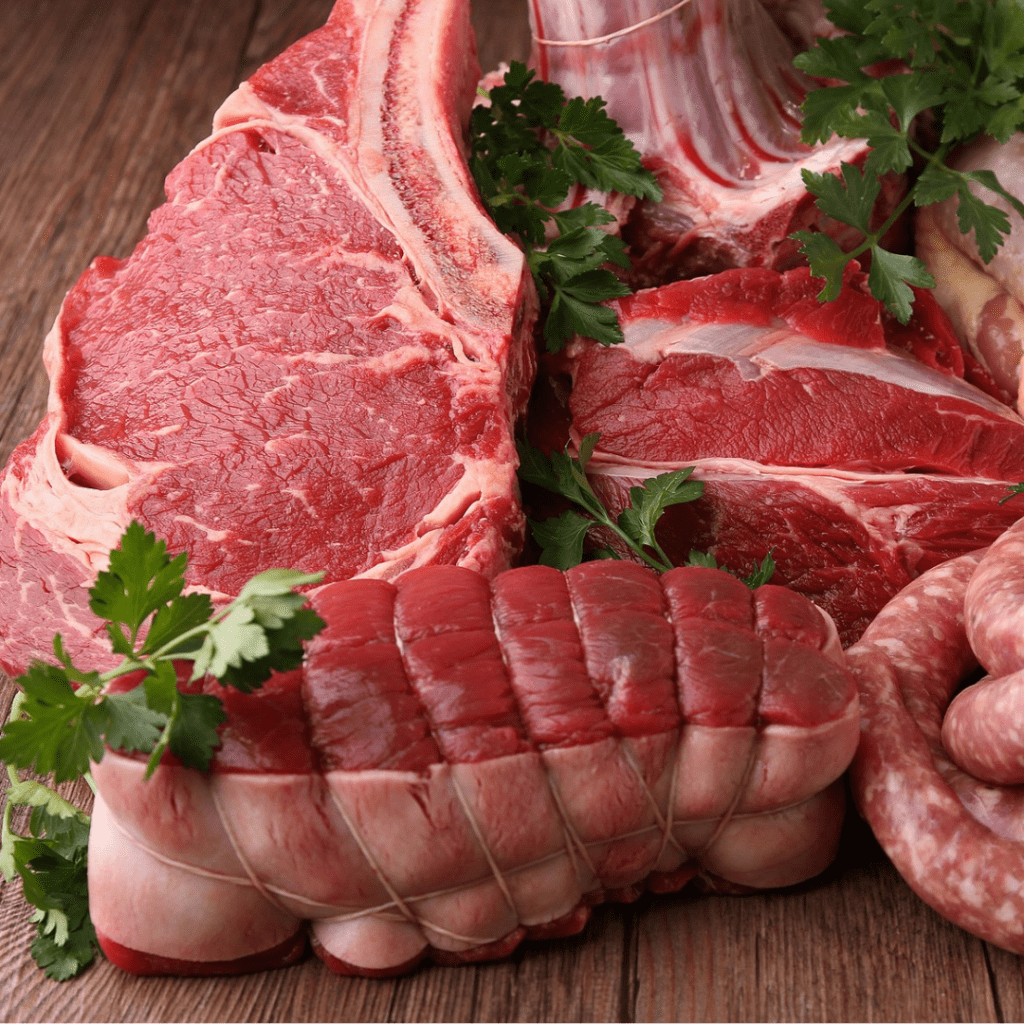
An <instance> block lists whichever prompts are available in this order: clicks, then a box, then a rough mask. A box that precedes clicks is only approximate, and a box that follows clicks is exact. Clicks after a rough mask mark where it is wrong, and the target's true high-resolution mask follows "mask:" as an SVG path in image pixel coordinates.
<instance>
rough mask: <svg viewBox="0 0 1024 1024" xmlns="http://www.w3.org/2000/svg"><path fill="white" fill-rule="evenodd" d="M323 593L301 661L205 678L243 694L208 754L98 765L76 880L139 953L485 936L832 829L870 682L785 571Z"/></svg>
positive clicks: (830, 836) (809, 846)
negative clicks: (284, 667) (774, 581)
mask: <svg viewBox="0 0 1024 1024" xmlns="http://www.w3.org/2000/svg"><path fill="white" fill-rule="evenodd" d="M313 604H314V607H315V608H316V609H317V610H318V611H319V613H320V614H321V616H322V617H323V618H324V619H325V621H326V622H327V627H326V629H325V630H324V632H322V633H321V634H320V635H319V636H318V637H316V638H315V639H314V640H313V641H311V642H310V644H309V646H308V650H307V657H306V661H305V664H304V667H303V668H302V669H300V670H296V671H294V672H291V673H288V674H285V675H280V676H276V677H274V678H273V679H272V680H271V681H270V683H268V685H267V686H266V687H265V688H264V689H263V690H261V691H257V692H255V693H254V694H241V693H238V692H230V693H228V692H225V691H222V690H221V689H220V688H219V687H217V686H216V685H215V684H214V685H211V686H210V687H208V692H216V693H218V694H220V695H221V696H222V697H223V698H224V700H225V701H226V704H227V710H228V713H229V719H228V723H227V725H226V727H225V730H224V732H223V737H222V738H223V746H222V748H221V749H220V750H219V751H218V752H217V754H216V756H215V761H214V764H213V770H212V772H211V774H210V775H208V776H204V775H201V774H200V773H198V772H195V771H192V770H186V769H182V768H178V767H175V766H174V765H173V764H170V763H168V762H167V761H166V760H165V762H164V763H163V764H162V765H161V766H160V767H159V768H158V769H157V771H156V772H155V774H154V775H153V777H152V778H151V779H150V780H149V781H148V782H146V781H143V772H144V769H145V763H144V761H142V760H133V759H131V758H129V757H126V756H122V755H118V754H116V753H110V752H108V754H107V755H106V756H105V757H104V759H103V761H102V762H101V763H100V764H99V765H97V766H96V770H95V779H96V783H97V786H98V791H99V792H98V797H97V802H96V811H95V814H94V817H93V825H92V834H91V839H90V849H89V871H90V882H89V889H90V906H91V912H92V917H93V921H94V922H95V925H96V928H97V931H98V933H99V935H100V939H101V942H102V944H103V947H104V950H105V951H106V953H107V955H108V956H109V957H110V958H111V959H112V960H114V962H115V963H118V964H120V965H121V966H123V967H125V968H127V969H128V970H134V971H138V972H140V973H159V972H164V971H168V970H171V971H174V972H176V973H206V972H209V971H231V970H245V969H252V968H254V967H265V966H269V965H271V964H273V963H280V962H287V961H288V960H289V959H291V958H292V957H293V956H294V955H296V951H297V949H299V948H300V947H301V945H302V942H303V939H302V937H301V934H300V933H301V932H302V929H303V922H304V921H306V920H308V921H310V922H311V925H312V932H313V937H314V946H315V948H317V950H318V952H319V954H320V955H321V956H322V957H323V958H324V960H325V961H326V962H327V963H328V964H329V965H330V966H331V967H332V968H333V969H335V970H339V971H344V972H356V973H369V974H374V973H393V972H397V971H401V970H404V969H407V968H408V967H410V966H411V965H412V964H414V963H415V962H416V961H417V960H419V959H420V958H421V957H422V956H424V955H430V956H433V957H434V958H435V959H440V960H442V961H446V962H457V961H463V960H475V959H487V958H492V957H495V956H501V955H504V954H506V953H508V952H509V951H510V950H511V949H512V948H514V947H515V945H516V944H517V943H518V942H519V941H520V940H521V939H522V938H524V937H527V936H543V937H550V936H554V935H561V934H570V933H573V932H577V931H579V930H580V929H581V928H582V927H583V926H584V924H585V922H586V920H587V918H588V916H589V910H590V907H591V906H592V905H594V904H595V903H598V902H601V901H602V900H604V899H632V898H635V897H636V896H637V895H638V894H639V892H640V891H641V889H642V888H643V887H644V886H645V885H646V886H648V887H650V888H651V889H653V890H655V891H671V890H675V889H678V888H681V887H682V886H683V885H685V884H686V883H687V882H688V881H689V880H690V879H692V878H694V877H695V876H698V875H699V876H703V877H707V878H709V879H712V880H715V879H717V880H719V882H720V883H721V884H726V885H731V886H739V887H757V888H764V887H776V886H785V885H790V884H793V883H795V882H798V881H801V880H803V879H806V878H808V877H810V876H812V875H814V874H816V873H818V872H819V871H821V870H822V869H823V868H824V867H825V866H826V865H827V864H828V863H829V862H830V860H831V859H832V857H833V855H834V852H835V849H836V845H837V843H838V836H839V827H840V824H841V821H842V816H843V795H842V788H841V783H837V782H836V780H837V779H838V778H839V776H840V775H841V773H842V772H843V771H844V770H845V768H846V766H847V764H848V763H849V760H850V758H851V757H852V756H853V752H854V750H855V747H856V744H857V736H858V721H859V714H858V701H857V694H856V688H855V686H854V684H853V680H852V677H851V676H850V675H849V673H848V671H847V669H846V667H845V660H844V655H843V652H842V649H841V647H840V644H839V640H838V637H837V634H836V631H835V628H834V626H833V625H832V623H831V621H830V620H829V619H828V617H827V616H826V615H824V614H823V613H821V612H820V611H819V610H818V609H817V608H816V607H814V606H813V605H811V604H810V603H809V602H808V601H806V599H804V598H802V597H800V596H799V595H796V594H794V593H792V592H791V591H788V590H785V589H783V588H780V587H772V586H765V587H761V588H759V589H758V590H756V591H753V592H752V591H750V590H749V589H748V588H747V587H746V586H744V585H743V584H742V583H740V582H739V581H738V580H736V579H735V578H733V577H731V576H729V575H728V574H726V573H723V572H721V571H718V570H713V569H704V568H683V569H675V570H672V571H670V572H668V573H666V574H665V575H664V576H661V577H659V576H657V575H656V574H655V573H653V572H652V571H651V570H648V569H646V568H644V567H642V566H639V565H636V564H634V563H631V562H594V563H589V564H585V565H582V566H579V567H577V568H575V569H572V570H570V571H569V572H567V573H560V572H558V571H556V570H554V569H549V568H546V567H543V566H532V567H523V568H519V569H513V570H510V571H508V572H506V573H502V574H499V575H498V576H497V577H495V578H494V579H493V580H492V581H490V582H489V581H488V580H487V579H486V578H485V577H483V576H482V575H480V574H479V573H475V572H473V571H471V570H469V569H463V568H459V567H455V566H432V567H425V568H421V569H415V570H412V571H410V572H407V573H404V574H403V575H401V576H399V577H397V578H396V579H395V580H394V581H393V582H389V581H383V580H365V579H364V580H351V581H345V582H341V583H335V584H330V585H328V586H326V587H322V588H320V589H319V590H318V591H317V592H315V594H314V598H313ZM438 607H444V608H445V609H447V614H446V615H445V616H444V617H443V618H441V619H439V618H438V615H437V608H438Z"/></svg>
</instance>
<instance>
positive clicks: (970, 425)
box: [546, 269, 1024, 642]
mask: <svg viewBox="0 0 1024 1024" xmlns="http://www.w3.org/2000/svg"><path fill="white" fill-rule="evenodd" d="M819 288H820V282H819V281H816V280H815V279H814V278H812V277H810V275H809V273H808V272H807V271H806V270H803V269H797V270H793V271H789V272H787V273H785V274H778V273H776V272H774V271H771V270H756V269H747V270H732V271H725V272H723V273H721V274H717V275H712V276H710V277H706V278H701V279H697V280H694V281H685V282H678V283H676V284H673V285H668V286H665V287H663V288H660V289H651V290H648V291H646V292H641V293H638V294H637V295H635V296H632V297H630V298H627V299H625V300H623V301H621V302H620V303H619V306H618V308H619V311H620V319H621V321H622V324H623V329H624V331H625V336H626V341H625V344H624V345H622V346H616V347H614V348H601V347H600V346H598V345H596V344H594V343H592V342H587V341H582V340H577V341H574V342H573V343H572V345H571V347H570V348H569V349H568V350H567V354H566V355H565V356H564V357H559V358H558V359H556V360H553V361H552V364H551V365H552V366H553V368H554V371H555V381H556V383H557V381H558V380H559V379H560V378H561V376H562V375H565V376H567V377H568V378H569V381H570V384H569V386H570V387H571V393H570V394H569V396H568V399H567V404H568V411H569V415H570V420H571V422H570V424H569V434H570V436H571V438H572V439H573V440H574V441H577V442H578V441H579V440H580V439H581V438H582V437H583V436H585V435H587V434H591V433H599V434H600V435H601V436H600V440H599V442H598V445H597V448H596V450H595V452H594V455H593V458H592V459H591V461H590V463H589V466H588V473H589V475H590V479H591V481H592V483H593V485H594V487H595V489H596V490H597V491H598V492H599V493H600V494H602V495H603V496H604V497H605V498H606V500H607V502H608V503H609V505H610V506H612V507H614V508H621V507H623V506H624V504H625V503H626V502H628V500H629V497H628V490H629V488H630V487H631V486H636V485H637V484H638V483H642V482H643V481H644V480H645V479H648V478H650V477H652V476H655V475H657V474H658V473H663V472H666V471H668V470H672V469H677V468H682V467H684V466H695V467H696V470H695V473H694V478H695V479H700V480H703V481H704V482H705V484H706V489H705V496H704V497H703V498H702V499H701V500H699V501H697V502H694V503H692V504H685V505H675V506H672V507H670V508H669V509H667V510H666V513H665V516H664V518H663V519H662V521H661V523H660V524H659V528H658V530H659V532H658V537H659V540H660V543H661V545H662V547H663V548H664V550H665V551H666V552H667V553H668V554H669V556H670V557H671V558H672V559H673V560H674V561H675V563H676V564H684V563H685V562H686V560H687V558H688V555H689V552H690V550H691V548H697V549H699V550H710V551H711V552H712V553H713V554H714V555H715V556H716V557H717V559H718V561H719V563H720V564H724V565H728V566H730V567H731V568H733V569H734V570H737V571H743V572H746V571H749V569H750V568H751V567H752V565H753V564H754V563H755V562H759V561H760V560H761V559H762V558H763V557H764V556H765V554H766V553H767V552H768V551H769V550H771V551H772V552H773V555H774V558H775V561H776V563H777V566H778V569H777V576H776V577H775V581H776V582H783V583H787V584H788V585H790V586H792V587H794V588H796V589H797V590H799V591H801V592H803V593H805V594H807V595H808V596H810V597H811V598H812V599H814V600H816V601H819V602H821V604H822V605H823V607H825V608H826V609H828V610H829V612H830V613H831V614H832V615H833V617H834V618H835V620H836V624H837V626H838V627H839V630H840V634H841V635H842V636H843V638H844V640H845V641H846V642H849V641H851V640H853V639H854V638H855V637H856V636H858V635H859V633H860V632H861V631H862V630H863V629H864V627H865V626H866V625H867V623H868V622H869V621H870V620H871V618H872V616H873V615H874V614H875V613H876V612H877V611H878V610H879V609H880V608H881V607H882V606H883V605H884V604H885V603H886V601H888V599H889V598H890V597H892V596H893V595H894V594H895V593H896V592H897V591H898V590H900V589H901V588H902V587H903V586H904V585H905V584H906V583H908V582H909V581H910V580H911V579H913V578H914V577H915V576H917V575H918V574H919V573H921V572H923V571H924V570H925V569H928V568H930V567H932V566H933V565H936V564H938V563H939V562H941V561H943V560H945V559H947V558H951V557H953V556H955V555H959V554H963V553H964V552H967V551H971V550H973V549H975V548H978V547H982V546H984V545H986V544H988V543H990V542H991V541H992V540H993V539H994V538H995V537H997V536H998V535H999V534H1000V533H1001V532H1002V531H1003V530H1004V529H1005V528H1006V527H1007V526H1008V525H1010V523H1012V522H1013V521H1014V520H1016V519H1017V518H1018V517H1019V516H1020V514H1021V511H1020V509H1019V508H1017V507H1014V503H1013V502H1009V503H1007V504H1000V500H1001V499H1002V498H1005V497H1007V495H1008V487H1007V485H1008V484H1009V483H1013V482H1016V481H1020V480H1024V421H1022V420H1021V419H1020V417H1019V416H1017V414H1016V413H1015V412H1014V411H1013V410H1012V409H1010V408H1009V407H1007V406H1005V405H1004V404H1002V403H1001V402H999V401H998V400H997V399H995V398H994V397H992V396H991V395H989V394H987V393H986V392H985V391H982V390H981V389H980V388H978V387H975V386H974V385H972V384H970V383H968V382H967V381H965V380H964V379H963V377H962V376H961V374H963V373H965V372H966V370H967V368H966V367H965V365H964V362H963V357H962V353H961V352H960V350H959V347H958V345H957V342H956V338H955V336H954V335H953V334H952V332H951V330H950V328H949V325H948V322H945V321H944V320H943V319H942V318H941V313H940V311H938V310H937V309H936V308H935V306H934V303H931V302H930V301H929V298H928V296H927V295H926V294H922V296H921V297H920V298H919V306H920V307H921V308H922V309H927V310H929V311H930V314H931V315H930V317H929V318H926V319H925V320H922V321H921V322H917V321H915V322H914V323H913V324H911V326H910V329H909V330H908V329H904V328H902V327H901V326H900V325H899V324H898V323H897V322H896V321H894V320H893V319H892V318H890V317H888V316H887V315H886V314H885V313H884V311H883V310H882V309H881V307H880V305H879V304H878V303H877V302H876V301H875V300H874V299H873V298H871V296H870V295H868V294H867V293H866V288H865V286H864V282H863V280H862V278H861V277H859V276H856V275H855V276H854V277H852V278H851V279H850V280H849V281H848V282H847V285H846V286H845V288H844V290H843V293H842V295H841V297H840V298H839V299H838V300H836V301H835V302H832V303H828V304H824V305H822V304H821V303H819V302H818V300H817V298H816V294H817V292H818V290H819ZM943 324H945V326H943ZM926 360H927V361H926ZM546 440H547V443H548V444H549V445H550V444H551V443H552V437H551V436H550V434H549V435H548V437H547V439H546Z"/></svg>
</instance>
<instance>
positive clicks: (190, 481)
mask: <svg viewBox="0 0 1024 1024" xmlns="http://www.w3.org/2000/svg"><path fill="white" fill-rule="evenodd" d="M478 76H479V68H478V65H477V62H476V58H475V45H474V41H473V37H472V32H471V29H470V25H469V15H468V3H466V2H465V0H432V2H431V3H415V2H412V0H339V2H338V3H337V5H336V6H335V8H334V10H333V12H332V14H331V17H330V20H329V21H328V23H327V24H326V25H325V26H324V27H323V28H321V29H319V30H318V31H316V32H313V33H312V34H311V35H309V36H307V37H306V38H304V39H302V40H300V41H299V42H297V43H296V44H295V45H294V46H292V47H291V48H290V49H288V50H287V51H286V52H285V53H283V54H282V55H281V56H279V57H278V58H277V59H275V60H273V61H271V62H270V63H269V64H267V65H266V66H264V67H263V68H261V69H260V70H259V71H257V72H256V73H255V74H254V75H253V76H252V78H251V79H249V81H247V82H245V83H243V84H242V85H241V86H240V87H239V88H238V89H237V91H235V92H234V93H233V94H232V95H231V96H230V97H229V98H228V99H227V100H226V101H225V103H224V104H223V105H222V106H221V108H220V110H219V111H218V112H217V114H216V117H215V120H214V126H213V133H212V134H211V135H210V137H209V138H208V139H206V140H205V141H204V142H202V143H200V144H199V145H198V146H197V147H196V148H195V150H194V151H193V152H192V153H191V154H190V155H189V156H188V157H186V158H185V160H183V161H182V163H181V164H179V166H178V167H177V168H175V170H174V171H173V172H172V173H171V174H170V176H169V177H168V179H167V196H168V202H167V203H166V205H164V206H161V207H160V208H159V209H157V210H156V211H155V212H154V213H153V214H152V216H151V218H150V222H149V233H148V234H147V236H146V237H145V238H144V239H143V241H142V242H141V243H140V244H139V245H138V247H137V248H136V249H135V251H134V253H132V255H131V256H130V257H129V258H127V259H126V260H123V261H122V260H117V259H111V258H106V257H100V258H98V259H96V260H95V261H94V262H93V264H92V266H91V267H90V268H89V270H88V271H87V272H86V273H85V274H84V275H83V276H82V277H81V279H80V280H79V281H78V283H77V284H76V285H75V286H74V287H73V288H72V289H71V291H70V293H69V294H68V296H67V298H66V299H65V301H64V304H63V306H62V308H61V310H60V314H59V316H58V317H57V321H56V323H55V324H54V326H53V329H52V331H51V332H50V334H49V335H48V337H47V339H46V343H45V351H44V358H45V362H46V366H47V370H48V372H49V375H50V382H51V385H50V395H49V406H48V410H47V414H46V418H45V420H44V421H43V422H42V424H41V425H40V426H39V428H38V430H37V431H36V433H35V434H34V435H33V436H32V437H31V438H29V439H28V440H27V441H25V442H23V443H22V444H21V446H20V447H19V448H18V449H17V450H16V451H15V452H14V454H13V456H12V457H11V460H10V462H9V464H8V466H7V469H6V471H5V474H4V476H3V479H2V482H0V592H2V593H3V595H4V598H3V601H2V603H0V665H3V666H4V667H5V668H6V669H7V670H8V671H20V670H21V669H22V668H23V667H24V666H25V665H26V663H27V662H28V660H29V659H30V658H31V657H33V656H46V655H48V654H49V653H50V651H51V641H52V638H53V634H54V632H55V631H56V630H59V631H60V632H61V633H63V635H64V639H65V643H66V645H67V647H68V649H69V651H70V652H71V653H72V655H76V656H77V655H81V654H85V652H86V651H88V652H89V655H88V658H87V662H88V661H89V660H91V661H92V662H93V663H94V664H95V663H97V660H98V659H99V658H101V657H103V656H104V655H103V651H104V650H105V648H104V647H103V646H102V645H97V643H96V642H95V641H96V635H95V634H96V631H97V630H98V629H99V628H100V627H99V622H98V620H97V619H96V618H95V617H94V616H92V614H91V613H90V612H89V609H88V601H87V588H88V586H89V585H90V584H91V582H92V580H93V579H94V578H95V575H96V572H97V570H98V569H101V568H103V567H104V565H105V561H106V556H107V552H108V551H109V550H110V549H111V548H112V547H114V546H115V545H116V543H117V540H118V538H119V537H120V535H121V533H122V532H123V530H124V528H125V526H126V525H127V524H128V522H129V521H130V520H132V519H137V520H139V521H141V522H142V523H143V524H144V525H145V526H146V527H148V528H149V529H151V530H153V531H154V532H156V533H157V535H158V536H160V537H162V538H164V539H165V540H166V541H167V542H168V545H169V546H170V548H171V550H177V551H181V550H184V551H187V552H188V554H189V559H190V561H189V575H188V581H189V583H190V584H191V585H193V586H201V587H204V588H206V589H208V590H210V591H211V592H213V593H214V594H215V595H231V594H233V593H236V592H237V589H238V588H239V587H240V586H241V584H242V583H243V582H244V581H245V580H246V579H248V578H249V577H250V576H251V575H252V574H253V573H254V572H256V571H259V570H262V569H266V568H268V567H271V566H281V565H287V566H292V567H296V568H302V569H306V570H309V571H317V570H321V569H322V570H326V573H327V577H328V579H343V578H347V577H351V576H357V575H364V576H377V577H382V578H386V577H390V576H393V575H395V574H396V573H398V572H400V571H401V570H403V569H406V568H409V567H411V566H416V565H422V564H429V563H434V562H442V563H447V562H457V563H459V564H463V565H467V566H470V567H472V568H475V569H478V570H481V571H482V572H484V573H489V574H493V573H495V572H498V571H500V570H502V569H505V568H507V567H508V566H509V564H510V562H511V559H512V557H513V556H514V554H515V553H516V552H517V551H518V549H519V545H520V543H521V536H522V532H523V518H522V513H521V509H520V506H519V503H518V498H517V489H516V484H515V466H516V462H515V450H514V445H513V440H512V427H513V423H514V421H515V419H516V418H517V416H518V415H519V414H520V412H521V411H522V409H523V407H524V405H525V401H526V398H527V395H528V391H529V387H530V384H531V381H532V377H533V369H534V356H533V348H532V342H531V328H532V321H533V318H534V309H535V305H536V299H535V295H534V293H533V290H532V284H531V283H530V281H529V274H528V273H526V272H525V269H524V261H523V258H522V254H521V253H520V252H519V251H518V250H517V249H516V248H515V247H514V246H513V245H512V243H511V242H509V241H508V240H507V239H506V238H505V237H503V236H502V235H501V234H500V233H499V232H498V231H497V230H496V229H495V228H494V227H493V225H492V224H491V222H490V220H489V219H488V218H487V217H486V216H485V214H484V213H483V212H482V209H481V207H480V206H479V203H478V201H477V199H476V193H475V191H474V187H473V185H472V182H471V179H470V178H469V175H468V172H467V168H466V164H465V161H464V152H463V150H464V137H463V127H464V125H465V123H466V121H467V119H468V114H469V110H470V107H471V105H472V102H473V99H474V93H475V86H476V82H477V80H478ZM105 656H106V657H107V658H109V651H108V652H107V653H106V655H105Z"/></svg>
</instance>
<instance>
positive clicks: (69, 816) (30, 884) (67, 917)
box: [0, 694, 98, 981]
mask: <svg viewBox="0 0 1024 1024" xmlns="http://www.w3.org/2000/svg"><path fill="white" fill-rule="evenodd" d="M19 704H20V694H19V695H18V697H16V698H15V703H14V705H13V707H12V712H11V717H12V718H14V717H17V715H18V713H19V710H18V705H19ZM7 776H8V781H9V783H10V785H9V786H8V789H7V793H6V797H7V800H6V805H5V806H4V814H3V825H2V833H0V871H2V872H3V876H4V878H5V879H6V880H7V881H8V882H13V881H14V879H15V878H16V877H18V876H20V877H21V880H22V893H23V895H24V897H25V900H26V902H27V903H29V904H31V905H32V906H33V907H35V908H36V909H35V911H34V912H33V914H32V916H31V920H32V921H33V923H34V924H35V926H36V937H35V939H34V940H33V942H32V947H31V951H32V956H33V958H34V959H35V961H36V963H37V964H39V966H40V967H41V968H42V969H43V971H44V972H45V974H46V976H47V977H48V978H52V979H53V980H54V981H67V980H68V979H69V978H73V977H75V975H77V974H79V973H81V971H82V970H83V969H84V968H85V967H86V966H87V965H88V964H89V963H91V962H92V960H93V958H94V957H95V955H96V950H97V949H98V944H97V941H96V932H95V929H94V928H93V926H92V921H91V920H90V919H89V892H88V885H87V878H86V850H87V847H88V843H89V816H88V815H87V814H85V813H84V812H83V811H80V810H79V809H78V808H77V807H75V806H74V805H73V804H71V803H69V802H68V801H67V800H65V799H64V798H63V797H62V796H60V794H58V793H57V792H56V791H55V790H53V789H50V788H49V787H48V786H46V785H44V784H43V783H42V782H38V781H36V780H35V779H19V778H18V775H17V772H15V771H14V769H13V768H11V767H10V766H8V767H7ZM16 806H27V807H31V808H32V813H31V816H30V818H29V833H28V835H21V834H19V833H17V832H15V831H14V830H13V829H12V827H11V812H12V810H13V808H14V807H16Z"/></svg>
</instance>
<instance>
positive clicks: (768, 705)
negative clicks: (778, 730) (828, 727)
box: [760, 637, 856, 727]
mask: <svg viewBox="0 0 1024 1024" xmlns="http://www.w3.org/2000/svg"><path fill="white" fill-rule="evenodd" d="M855 693H856V683H855V682H854V680H853V677H852V676H851V675H850V673H849V671H847V669H846V667H845V665H837V664H836V663H835V662H834V661H832V660H831V659H830V658H826V657H825V656H824V655H823V654H821V653H820V652H819V651H816V650H815V649H814V648H811V647H807V646H805V645H803V644H801V643H795V642H793V641H792V640H784V639H780V638H778V637H769V638H768V639H766V640H765V641H764V687H763V689H762V691H761V700H760V714H761V718H762V721H763V722H764V723H765V724H777V725H794V726H801V727H811V726H815V725H821V724H823V723H825V722H831V721H834V720H835V719H836V718H837V717H839V715H840V714H841V713H842V711H843V709H844V708H846V707H848V706H849V704H850V701H851V700H852V699H853V697H854V695H855Z"/></svg>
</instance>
